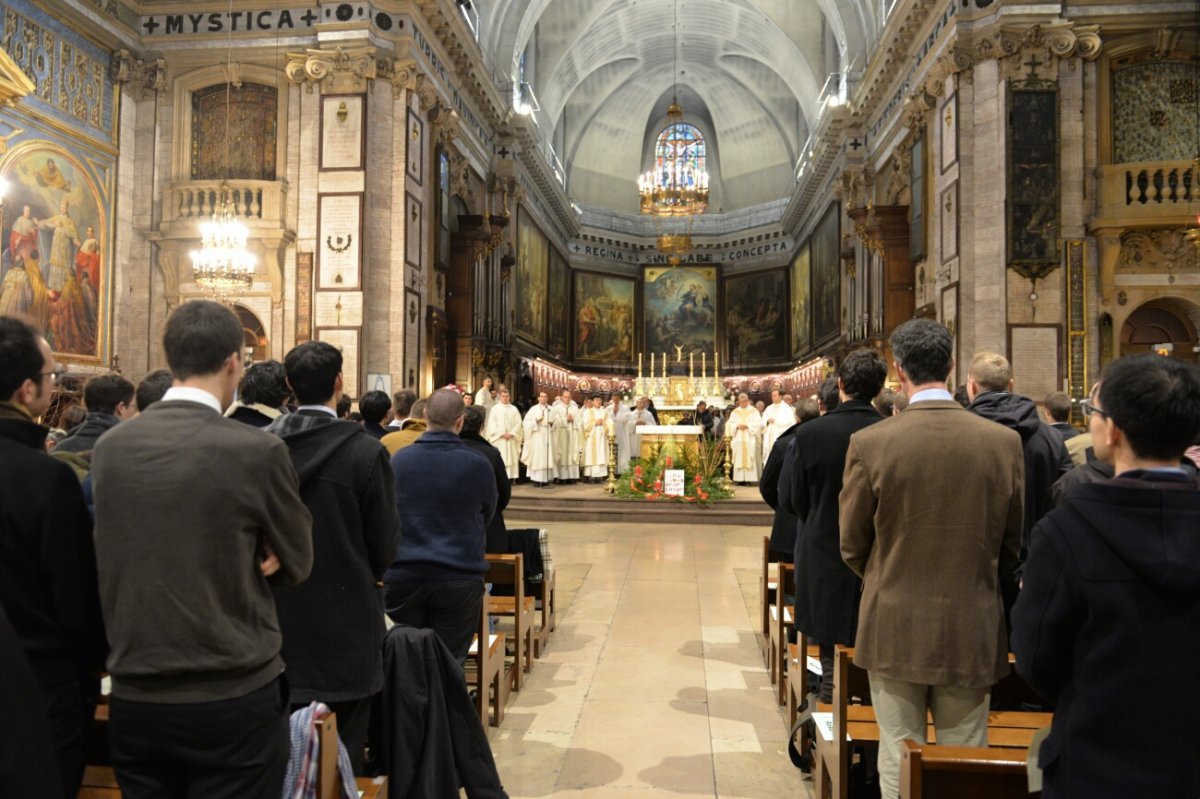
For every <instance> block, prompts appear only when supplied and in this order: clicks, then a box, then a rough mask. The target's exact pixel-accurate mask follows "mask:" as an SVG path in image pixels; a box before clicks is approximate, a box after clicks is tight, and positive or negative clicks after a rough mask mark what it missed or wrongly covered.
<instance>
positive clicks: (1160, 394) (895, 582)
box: [0, 301, 1200, 799]
mask: <svg viewBox="0 0 1200 799" xmlns="http://www.w3.org/2000/svg"><path fill="white" fill-rule="evenodd" d="M889 345H890V352H891V355H892V360H891V362H890V363H889V362H887V361H885V360H884V359H883V357H882V356H881V355H880V354H879V353H878V352H876V351H874V350H870V349H863V350H857V351H854V352H851V353H849V354H848V355H847V356H845V357H844V358H842V359H841V361H840V363H838V365H837V368H836V370H835V372H834V374H832V375H831V376H830V377H829V378H828V379H827V380H825V381H824V382H823V383H822V384H821V385H820V386H819V387H818V389H817V392H816V397H815V398H813V399H800V400H799V401H794V400H792V398H790V397H787V396H783V395H781V394H780V392H779V391H774V392H772V395H771V403H770V404H769V405H764V407H763V409H762V410H761V411H760V410H759V409H757V408H755V407H754V406H753V405H752V404H751V403H750V398H749V396H747V395H746V394H741V395H740V396H738V398H737V405H736V407H734V408H731V409H729V410H728V411H727V412H726V413H725V414H721V413H717V414H715V415H714V414H713V412H711V411H710V410H709V409H708V408H707V406H706V404H705V403H700V404H699V405H698V406H697V408H696V409H695V411H694V413H692V414H691V417H690V418H689V419H687V420H685V421H687V422H690V423H693V424H695V425H697V426H698V427H699V428H700V429H701V434H702V435H711V436H713V437H717V438H724V439H725V440H726V442H727V446H728V447H729V448H730V459H731V461H732V466H733V476H734V479H735V480H736V481H738V482H741V483H753V482H759V490H760V492H761V494H762V496H763V499H764V500H765V501H766V502H768V503H769V504H770V505H771V507H772V508H774V510H775V518H774V524H773V526H772V532H771V536H770V539H769V542H768V546H769V550H770V551H771V552H772V553H773V554H774V556H775V557H776V558H777V559H779V560H790V561H792V562H794V563H795V568H796V575H797V580H796V593H795V615H794V619H795V621H794V625H795V630H796V632H797V633H802V634H804V635H805V636H807V637H808V639H809V640H810V641H812V642H814V643H816V644H817V646H818V652H819V661H820V664H821V667H822V668H821V673H822V676H821V679H820V681H819V682H818V684H817V685H816V691H817V696H818V698H819V699H820V700H821V701H828V700H829V699H830V698H831V693H832V682H831V680H830V675H832V673H833V668H832V665H833V651H834V647H835V646H837V645H842V646H853V647H854V649H855V652H854V661H855V663H856V665H858V666H860V667H861V668H863V669H865V670H866V671H867V673H868V676H869V679H870V698H871V701H872V704H873V705H874V709H875V717H876V719H877V722H878V725H879V731H880V743H879V751H878V758H877V763H876V765H877V769H878V774H879V784H880V789H881V795H882V796H883V797H885V799H895V797H896V796H897V795H898V791H899V758H900V755H899V753H900V750H901V745H902V742H903V741H904V740H905V739H915V740H917V741H922V742H923V741H924V740H925V735H926V714H927V712H928V713H930V714H931V716H932V722H933V725H934V727H935V729H936V730H937V736H938V742H939V743H942V744H962V745H973V746H985V745H986V744H987V717H988V711H989V704H990V703H989V699H990V691H991V687H992V686H993V685H994V684H995V683H996V682H997V681H998V680H999V679H1001V678H1002V677H1004V676H1005V675H1006V674H1007V672H1008V671H1009V660H1010V657H1009V653H1010V652H1011V653H1013V655H1014V656H1015V664H1016V669H1017V671H1018V672H1019V673H1020V675H1021V676H1022V677H1023V678H1024V679H1025V680H1026V681H1027V682H1028V684H1029V685H1030V686H1031V687H1032V688H1033V689H1034V690H1035V691H1037V693H1038V694H1040V696H1041V697H1042V698H1043V700H1044V701H1045V702H1046V703H1047V707H1048V708H1050V709H1052V710H1053V711H1054V716H1053V724H1052V728H1051V730H1050V733H1049V737H1048V738H1047V739H1046V741H1045V743H1043V744H1042V745H1041V748H1040V763H1039V765H1040V767H1041V768H1042V770H1043V773H1044V779H1045V789H1044V792H1043V795H1044V796H1047V797H1051V799H1053V798H1054V797H1076V796H1088V797H1108V796H1113V797H1117V796H1120V797H1125V796H1181V797H1182V796H1195V795H1197V793H1198V792H1200V765H1197V762H1196V759H1195V758H1194V757H1193V756H1192V755H1194V751H1195V749H1196V746H1197V744H1198V743H1200V741H1198V739H1197V735H1196V733H1195V731H1194V729H1195V725H1194V718H1195V717H1196V715H1197V713H1200V689H1198V688H1197V687H1196V686H1195V681H1194V679H1192V676H1191V673H1190V668H1191V664H1192V663H1194V662H1195V660H1196V656H1197V655H1200V652H1196V651H1195V649H1196V647H1197V643H1196V642H1197V641H1200V566H1198V564H1200V538H1198V537H1197V530H1200V482H1198V479H1197V467H1196V464H1195V462H1194V461H1192V460H1190V459H1189V457H1190V456H1189V453H1194V452H1195V451H1196V450H1195V446H1196V445H1197V443H1198V441H1200V374H1198V372H1197V369H1196V367H1194V366H1192V365H1189V364H1185V363H1182V362H1180V361H1176V360H1172V359H1169V358H1162V357H1158V356H1137V357H1124V358H1119V359H1116V360H1114V361H1113V362H1111V363H1110V364H1109V365H1108V367H1107V368H1106V369H1105V370H1104V373H1103V375H1102V377H1101V380H1100V381H1099V382H1098V383H1097V384H1096V385H1095V386H1093V388H1092V391H1091V392H1090V394H1089V396H1088V399H1087V400H1086V401H1085V402H1084V403H1082V405H1081V408H1080V410H1081V411H1082V413H1083V417H1084V419H1085V421H1086V430H1085V431H1084V432H1080V431H1078V430H1076V429H1075V428H1073V427H1072V426H1071V425H1070V423H1069V421H1070V416H1071V402H1070V399H1069V398H1068V397H1065V395H1062V394H1061V393H1054V394H1051V395H1050V396H1047V397H1046V398H1045V400H1044V401H1043V403H1042V407H1041V408H1039V407H1038V406H1037V405H1036V404H1035V403H1034V402H1033V401H1032V400H1031V399H1029V398H1027V397H1025V396H1023V395H1021V394H1019V393H1017V392H1016V390H1015V389H1016V388H1017V387H1016V386H1015V385H1014V380H1013V376H1012V371H1011V366H1010V365H1009V363H1008V361H1007V359H1006V358H1004V357H1003V356H1002V355H999V354H997V353H989V352H982V353H979V354H977V355H975V356H974V357H973V358H972V360H971V361H970V363H969V365H968V368H967V370H966V372H967V382H966V385H965V386H964V389H965V390H964V392H963V393H964V396H962V397H956V396H955V395H954V394H952V393H951V392H950V391H949V390H948V389H947V379H948V377H949V375H950V373H951V370H952V369H953V365H954V361H953V340H952V338H951V337H950V334H949V332H948V331H947V330H946V328H945V327H944V326H942V325H940V324H938V323H936V322H932V321H929V320H913V321H910V322H907V323H905V324H903V325H901V326H900V327H898V328H897V329H896V330H895V331H894V332H893V334H892V336H891V338H890V341H889ZM163 351H164V353H165V355H166V359H167V362H168V365H169V372H165V371H163V370H160V371H159V372H156V373H151V374H150V375H147V376H146V378H145V379H143V381H142V382H141V383H140V384H139V385H138V386H136V387H135V386H134V385H133V384H132V383H130V382H129V381H127V380H125V379H124V378H122V377H120V376H119V375H99V376H96V377H93V378H92V379H91V380H89V381H88V383H87V384H86V385H85V386H84V390H83V397H84V402H85V404H86V413H85V414H83V415H82V418H81V419H80V420H79V423H78V425H77V426H76V427H75V429H74V430H73V431H72V433H71V434H69V435H67V436H66V437H63V438H61V440H58V441H57V443H56V444H55V446H54V448H53V450H52V453H53V454H47V453H46V451H45V450H46V446H47V442H48V441H50V440H52V439H50V438H49V436H48V432H49V431H47V429H46V428H45V427H43V426H41V425H40V424H38V421H37V420H38V418H39V417H40V416H41V415H42V414H44V413H45V412H46V410H47V408H48V407H49V404H50V399H51V396H52V394H53V391H54V386H55V383H56V382H57V381H58V379H59V378H60V376H61V374H62V367H60V366H59V365H58V364H56V363H54V361H53V355H52V353H51V351H50V349H49V346H48V345H47V343H46V341H45V340H44V339H42V338H40V337H39V336H38V335H37V333H36V331H34V330H33V329H32V328H30V327H29V326H28V325H26V324H24V323H23V322H20V321H17V320H15V319H10V318H3V317H0V397H3V398H4V399H3V400H0V477H2V478H3V480H2V481H0V492H3V495H4V503H5V505H4V507H5V514H6V515H5V516H4V517H3V521H2V526H0V555H2V556H3V557H0V577H2V578H3V579H0V653H4V654H5V656H6V658H8V660H9V661H12V662H13V664H14V667H13V668H12V669H10V670H9V671H8V672H6V680H5V685H4V691H3V692H2V693H0V700H4V701H6V706H8V707H11V708H12V709H13V712H17V713H20V714H21V718H22V719H25V720H27V721H28V723H27V724H25V725H24V726H23V727H22V731H23V734H22V735H21V736H19V743H20V746H19V747H18V746H14V747H6V748H5V751H4V753H3V756H0V779H3V780H5V782H4V783H3V784H4V786H5V787H6V788H9V787H10V786H12V788H13V790H16V791H17V792H18V793H17V794H14V795H26V794H27V793H29V794H31V792H32V791H33V788H30V789H29V790H27V789H26V788H25V786H26V785H29V786H36V793H38V794H39V795H41V794H45V793H49V794H50V795H55V794H57V795H61V796H64V797H72V796H74V795H75V794H76V792H77V790H78V786H79V782H80V778H81V776H82V771H83V764H84V742H85V739H86V732H87V728H88V725H89V723H90V720H91V718H92V715H93V712H94V708H95V703H96V700H97V697H98V690H99V686H98V676H99V674H100V673H101V671H102V670H106V671H107V672H108V674H109V675H110V677H111V680H112V689H111V698H110V717H111V720H110V725H109V726H110V729H109V743H110V748H111V757H112V763H113V766H114V769H115V771H116V774H117V778H118V781H119V783H120V785H121V789H122V792H123V795H125V796H127V797H130V798H131V799H137V798H138V797H154V796H163V795H185V794H187V792H189V791H191V792H193V793H195V794H196V795H206V796H237V797H272V799H274V797H277V796H279V795H280V791H281V788H282V784H283V780H284V769H285V768H286V766H287V763H288V757H289V752H290V749H291V747H290V744H289V734H288V717H289V714H290V713H291V712H292V711H295V710H298V709H301V708H304V707H305V706H307V705H308V704H309V703H310V702H314V701H315V702H321V703H323V704H325V705H327V706H328V707H330V708H332V709H333V710H334V711H335V712H336V714H337V717H338V721H339V732H340V734H341V737H342V741H343V743H344V744H345V745H346V747H347V750H348V752H349V755H350V761H351V767H352V768H353V770H354V771H355V772H356V773H361V772H363V771H364V770H365V769H366V768H367V767H368V763H367V755H368V754H373V750H372V747H371V746H370V745H369V743H368V741H369V739H370V732H369V730H370V726H371V716H372V708H373V707H374V706H375V704H376V702H377V700H378V697H379V696H380V694H381V691H382V689H383V688H384V684H385V680H386V675H385V669H384V664H383V660H382V655H381V650H382V649H383V648H384V647H383V641H384V636H385V620H384V619H385V614H386V617H388V618H390V620H391V621H392V622H393V623H394V624H396V625H399V626H400V627H401V628H402V629H403V628H423V629H426V630H431V631H432V633H433V635H435V636H436V638H437V639H438V640H439V641H440V642H441V645H443V646H444V647H445V648H446V650H447V657H448V658H450V659H451V660H453V661H456V662H457V663H458V664H460V665H461V664H462V663H463V662H464V661H465V659H466V657H467V654H468V648H469V646H470V642H471V639H472V636H473V634H474V632H475V630H476V628H477V625H478V621H479V618H480V613H481V605H482V602H483V601H484V591H485V587H484V580H485V579H486V572H487V568H488V565H487V561H486V559H485V552H488V551H497V550H499V549H500V548H501V547H502V546H503V545H502V543H501V542H503V540H504V538H505V536H506V531H505V527H504V519H503V515H502V511H503V509H504V507H505V506H506V504H507V503H508V501H509V498H510V497H511V494H512V483H513V481H514V480H515V479H517V478H518V477H519V476H520V474H521V466H524V467H525V470H526V475H527V476H528V477H529V479H530V480H531V481H532V482H533V483H534V484H535V485H537V486H545V487H549V486H552V485H554V484H555V483H560V484H561V483H571V482H576V481H578V480H581V479H582V480H591V481H595V480H598V479H599V478H601V477H603V476H605V475H607V474H608V468H609V457H610V456H609V447H610V444H609V442H610V440H611V441H612V442H613V446H614V448H615V452H616V464H615V465H616V467H617V469H618V471H624V469H625V468H626V467H627V465H628V464H629V463H630V462H631V461H632V460H634V459H636V458H637V455H638V451H637V450H638V447H639V436H638V435H637V433H638V428H639V427H646V426H649V425H654V424H656V418H655V416H654V413H653V410H652V406H651V404H650V402H649V400H648V398H645V397H642V398H639V399H637V400H636V404H635V406H634V407H633V408H629V407H627V406H626V405H625V404H624V403H623V402H622V401H621V399H620V398H619V397H616V396H613V397H611V398H610V399H609V401H608V403H606V402H605V400H604V398H603V397H599V396H592V397H586V398H581V400H582V401H581V403H576V401H575V399H574V397H573V395H572V393H571V392H570V391H566V390H564V391H562V392H561V393H560V394H559V395H558V396H557V397H556V398H555V400H554V403H553V404H551V402H550V398H549V395H548V394H547V392H541V393H540V394H539V395H538V398H537V399H538V401H537V403H536V404H535V405H533V406H532V407H531V408H530V409H529V411H528V412H527V413H526V414H525V415H524V417H523V418H522V415H521V413H520V412H519V411H518V409H517V408H516V407H515V406H513V405H512V397H511V395H510V393H509V391H508V389H507V388H505V387H504V386H494V383H493V381H492V380H491V379H490V378H489V379H487V380H485V381H484V383H483V385H482V386H481V387H480V389H479V390H478V391H477V392H476V393H474V394H473V395H467V396H466V397H464V396H463V394H462V393H461V392H460V391H458V390H455V389H452V388H447V389H440V390H438V391H435V392H433V393H432V394H431V395H430V396H428V397H424V398H422V397H418V396H417V395H416V394H415V393H414V392H412V391H408V390H403V391H399V392H397V393H396V394H395V395H394V396H392V397H388V395H387V394H384V393H383V392H368V393H367V394H365V395H364V396H363V397H362V398H361V399H360V403H359V413H360V414H361V417H362V418H361V423H360V422H353V421H346V420H345V417H346V416H347V415H348V414H349V407H348V405H347V403H346V402H345V397H344V396H343V375H342V368H343V363H342V356H341V354H340V352H338V351H337V350H336V348H334V347H332V346H330V345H328V344H325V343H322V342H308V343H304V344H301V345H298V346H297V347H295V348H294V349H293V350H291V351H290V352H289V353H287V355H286V357H285V358H284V361H283V363H278V362H275V361H265V362H261V363H256V364H253V365H252V366H250V367H249V368H246V369H243V363H242V355H241V351H242V331H241V326H240V323H239V322H238V320H237V318H236V316H234V315H233V314H232V312H230V311H229V310H228V308H226V307H224V306H222V305H219V304H217V303H212V302H206V301H194V302H189V303H186V304H184V305H182V306H180V307H179V308H177V309H176V310H175V311H174V312H172V314H171V316H170V317H169V318H168V321H167V325H166V328H165V331H164V336H163ZM890 374H894V375H895V378H896V383H897V384H898V389H899V390H896V389H895V388H885V385H884V384H885V382H886V381H887V380H888V377H889V375H890ZM389 416H390V417H391V418H390V419H389V418H388V417H389ZM9 509H12V510H9ZM93 513H94V521H93ZM379 586H382V587H383V589H382V591H381V590H380V588H379ZM331 652H333V653H335V655H334V656H332V657H331V656H330V653H331ZM6 662H7V661H6ZM285 669H286V670H285ZM460 676H461V672H460ZM463 690H464V692H465V687H464V688H463ZM1131 697H1132V698H1133V699H1134V700H1135V701H1134V702H1133V703H1132V705H1130V704H1128V702H1127V700H1129V699H1130V698H1131ZM1121 702H1126V704H1125V705H1123V707H1124V709H1123V710H1122V714H1123V717H1124V718H1125V719H1126V720H1127V722H1128V723H1129V724H1132V725H1136V727H1137V729H1138V730H1139V731H1140V735H1141V740H1142V745H1141V746H1140V747H1139V749H1138V751H1139V756H1138V758H1136V759H1133V760H1131V759H1130V758H1128V757H1126V753H1127V748H1128V736H1127V734H1126V732H1125V731H1123V730H1122V728H1121V727H1120V726H1119V725H1114V724H1112V723H1111V718H1110V715H1109V714H1110V709H1111V708H1113V707H1117V706H1118V704H1119V703H1121ZM485 759H486V758H485ZM486 766H487V764H485V768H484V771H487V767H486ZM489 779H490V780H492V782H494V785H493V786H492V787H491V788H489V790H490V791H491V792H490V794H489V795H494V796H503V789H502V788H500V787H499V784H498V782H497V781H495V780H494V765H493V766H491V776H490V777H488V776H485V777H484V781H485V782H486V781H488V780H489ZM31 780H32V781H31Z"/></svg>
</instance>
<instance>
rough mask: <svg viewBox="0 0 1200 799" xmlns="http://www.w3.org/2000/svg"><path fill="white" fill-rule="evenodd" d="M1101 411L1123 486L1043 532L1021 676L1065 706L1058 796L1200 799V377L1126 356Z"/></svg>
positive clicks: (1071, 504)
mask: <svg viewBox="0 0 1200 799" xmlns="http://www.w3.org/2000/svg"><path fill="white" fill-rule="evenodd" d="M1085 412H1086V413H1087V416H1088V428H1089V430H1090V431H1091V433H1092V441H1093V446H1094V447H1095V448H1096V456H1097V457H1098V458H1100V459H1102V460H1105V461H1108V462H1111V463H1112V464H1113V471H1114V474H1115V476H1114V477H1113V479H1111V480H1108V481H1105V482H1100V483H1092V484H1088V485H1080V486H1077V487H1075V488H1074V489H1073V490H1072V491H1071V492H1070V493H1069V494H1068V495H1067V496H1066V499H1065V507H1060V508H1058V509H1056V510H1054V511H1052V512H1051V513H1050V514H1049V515H1048V516H1046V517H1045V518H1043V519H1042V520H1041V521H1040V522H1039V523H1038V525H1037V526H1036V527H1035V528H1034V530H1033V535H1032V537H1031V548H1030V551H1029V557H1028V559H1027V560H1026V563H1025V571H1024V576H1023V588H1022V590H1021V596H1020V598H1019V599H1018V600H1017V604H1016V606H1015V607H1014V608H1013V633H1012V647H1013V652H1014V653H1015V654H1016V656H1017V670H1018V671H1019V672H1020V673H1021V675H1022V676H1023V677H1024V678H1025V680H1026V682H1028V683H1029V685H1030V686H1031V687H1033V688H1034V690H1036V691H1037V692H1038V693H1039V694H1041V695H1042V696H1043V697H1045V698H1046V699H1047V700H1049V701H1051V702H1053V703H1055V711H1054V723H1053V725H1052V727H1051V731H1050V735H1049V737H1048V738H1047V739H1046V740H1045V741H1044V742H1043V743H1042V745H1041V748H1040V751H1039V758H1038V763H1039V765H1040V766H1041V768H1042V772H1043V778H1044V782H1043V791H1042V795H1043V796H1045V797H1046V799H1057V798H1058V797H1077V796H1088V797H1093V796H1096V797H1104V796H1155V797H1158V796H1163V797H1166V796H1179V797H1183V796H1198V795H1200V760H1197V758H1196V730H1195V725H1196V718H1197V716H1200V683H1198V682H1197V680H1196V673H1195V672H1196V661H1197V659H1198V658H1200V644H1198V643H1197V642H1200V482H1198V481H1197V479H1196V477H1195V475H1194V473H1189V471H1187V470H1185V469H1184V468H1183V467H1182V466H1181V465H1180V459H1181V458H1182V456H1183V453H1184V451H1185V450H1186V449H1187V447H1188V445H1189V444H1191V442H1193V441H1194V440H1195V439H1196V436H1197V434H1198V433H1200V371H1198V370H1197V369H1196V367H1195V366H1192V365H1191V364H1187V363H1184V362H1182V361H1177V360H1174V359H1171V358H1163V357H1160V356H1156V355H1139V356H1131V357H1125V358H1119V359H1117V360H1116V361H1113V362H1112V363H1111V364H1109V365H1108V367H1107V368H1106V369H1105V370H1104V376H1103V379H1102V381H1101V384H1100V391H1099V396H1098V397H1097V398H1096V399H1094V400H1092V401H1089V402H1088V403H1087V404H1086V405H1085ZM1116 707H1119V708H1120V718H1121V722H1120V723H1119V724H1114V723H1113V715H1112V714H1113V708H1116ZM1131 731H1132V735H1133V737H1132V738H1131V737H1130V736H1131ZM1131 747H1132V748H1133V749H1136V752H1137V756H1136V757H1130V756H1129V755H1130V752H1131Z"/></svg>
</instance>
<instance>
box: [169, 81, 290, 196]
mask: <svg viewBox="0 0 1200 799" xmlns="http://www.w3.org/2000/svg"><path fill="white" fill-rule="evenodd" d="M228 88H229V91H228V106H227V104H226V85H225V84H224V83H219V84H216V85H214V86H206V87H205V88H203V89H200V90H199V91H195V92H192V154H191V176H192V180H221V179H223V178H242V179H246V180H274V179H275V137H276V117H277V113H276V105H277V103H278V99H279V98H278V96H277V94H278V93H277V92H276V90H275V87H274V86H264V85H262V84H258V83H243V84H242V85H241V88H236V87H232V86H230V87H228ZM227 114H228V126H229V144H228V148H226V138H225V130H226V115H227ZM227 150H228V155H226V152H227ZM227 158H228V162H227V161H226V159H227Z"/></svg>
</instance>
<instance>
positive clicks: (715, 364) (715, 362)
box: [713, 350, 717, 378]
mask: <svg viewBox="0 0 1200 799" xmlns="http://www.w3.org/2000/svg"><path fill="white" fill-rule="evenodd" d="M713 377H714V378H716V377H717V351H716V350H713Z"/></svg>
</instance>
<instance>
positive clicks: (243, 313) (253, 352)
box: [233, 305, 271, 362]
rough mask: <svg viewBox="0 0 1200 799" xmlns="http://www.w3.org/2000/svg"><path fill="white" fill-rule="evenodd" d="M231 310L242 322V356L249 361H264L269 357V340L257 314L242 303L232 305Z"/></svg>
mask: <svg viewBox="0 0 1200 799" xmlns="http://www.w3.org/2000/svg"><path fill="white" fill-rule="evenodd" d="M233 312H234V313H235V314H237V318H238V321H240V322H241V323H242V338H243V340H244V341H245V349H244V351H243V353H242V354H243V357H245V359H246V360H247V361H249V362H253V361H265V360H267V359H268V358H270V357H271V342H270V339H268V338H267V329H266V328H265V327H263V323H262V321H261V320H260V319H259V318H258V316H257V315H256V314H255V313H254V311H251V310H250V309H249V308H246V307H244V306H242V305H234V306H233Z"/></svg>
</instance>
